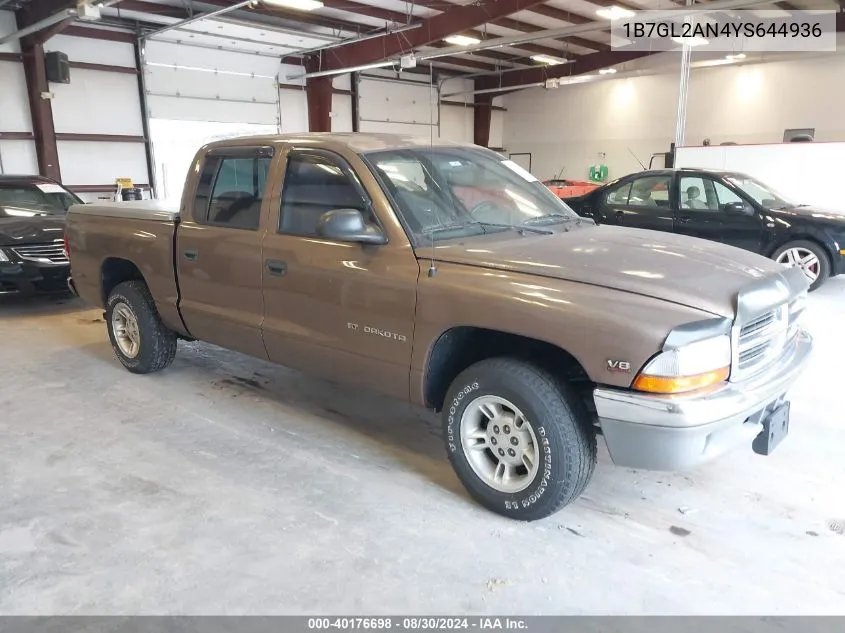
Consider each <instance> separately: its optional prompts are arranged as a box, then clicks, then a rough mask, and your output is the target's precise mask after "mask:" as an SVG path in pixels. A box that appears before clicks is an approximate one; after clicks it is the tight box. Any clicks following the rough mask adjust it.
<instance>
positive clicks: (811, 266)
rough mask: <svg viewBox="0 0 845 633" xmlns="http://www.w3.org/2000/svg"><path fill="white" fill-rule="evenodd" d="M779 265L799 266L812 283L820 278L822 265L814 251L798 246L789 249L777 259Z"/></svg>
mask: <svg viewBox="0 0 845 633" xmlns="http://www.w3.org/2000/svg"><path fill="white" fill-rule="evenodd" d="M777 261H778V263H779V264H792V265H794V266H798V267H799V268H800V269H801V272H803V273H804V276H805V277H806V278H807V279H809V280H810V283H813V282H814V281H816V279H818V278H819V273H820V272H821V263H820V262H819V258H818V257H817V256H816V254H815V253H813V251H811V250H809V249H807V248H802V247H800V246H797V247H795V248H788V249H787V250H785V251H784V252H783V253H781V254H780V256H779V257H778V259H777Z"/></svg>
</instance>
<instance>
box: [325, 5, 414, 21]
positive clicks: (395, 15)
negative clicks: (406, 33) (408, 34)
mask: <svg viewBox="0 0 845 633" xmlns="http://www.w3.org/2000/svg"><path fill="white" fill-rule="evenodd" d="M323 6H325V7H326V8H327V9H336V10H338V11H347V12H349V13H356V14H358V15H363V16H366V17H368V18H375V19H377V20H385V21H386V22H395V23H396V24H409V23H410V20H409V19H408V18H409V15H408V14H406V13H403V12H401V11H392V10H390V9H382V8H379V7H374V6H372V5H370V4H364V3H363V2H355V1H354V0H323ZM410 17H411V18H413V16H410Z"/></svg>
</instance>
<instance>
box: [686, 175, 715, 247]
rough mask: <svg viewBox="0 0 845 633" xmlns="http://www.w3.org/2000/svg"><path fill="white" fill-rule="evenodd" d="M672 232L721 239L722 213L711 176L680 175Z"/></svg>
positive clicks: (708, 238)
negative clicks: (673, 230)
mask: <svg viewBox="0 0 845 633" xmlns="http://www.w3.org/2000/svg"><path fill="white" fill-rule="evenodd" d="M676 199H677V200H678V209H677V213H676V216H675V233H680V234H681V235H690V236H692V237H700V238H702V239H705V240H713V241H715V242H718V241H720V240H721V239H722V215H723V214H722V212H721V211H720V210H719V200H718V198H717V197H716V191H715V189H714V187H713V181H712V180H711V179H710V178H704V177H702V176H680V177H679V178H678V194H677V198H676Z"/></svg>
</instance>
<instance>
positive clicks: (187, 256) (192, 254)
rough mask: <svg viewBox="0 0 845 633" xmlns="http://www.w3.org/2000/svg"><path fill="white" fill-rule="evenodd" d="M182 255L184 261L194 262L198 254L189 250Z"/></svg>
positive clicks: (193, 250)
mask: <svg viewBox="0 0 845 633" xmlns="http://www.w3.org/2000/svg"><path fill="white" fill-rule="evenodd" d="M183 254H184V255H185V259H187V260H189V261H192V262H194V261H196V260H197V255H199V253H198V252H197V251H196V250H195V249H189V250H187V251H185V252H184V253H183Z"/></svg>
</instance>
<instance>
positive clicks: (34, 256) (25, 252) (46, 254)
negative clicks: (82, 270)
mask: <svg viewBox="0 0 845 633" xmlns="http://www.w3.org/2000/svg"><path fill="white" fill-rule="evenodd" d="M12 250H13V251H14V252H15V253H16V254H17V255H18V257H20V258H21V259H25V260H27V261H32V262H42V263H50V264H67V263H68V259H67V255H65V250H64V243H63V241H62V240H56V241H54V242H51V243H49V244H29V245H27V246H17V247H15V248H13V249H12Z"/></svg>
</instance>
